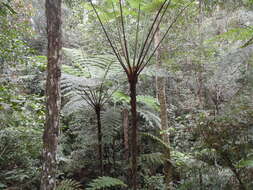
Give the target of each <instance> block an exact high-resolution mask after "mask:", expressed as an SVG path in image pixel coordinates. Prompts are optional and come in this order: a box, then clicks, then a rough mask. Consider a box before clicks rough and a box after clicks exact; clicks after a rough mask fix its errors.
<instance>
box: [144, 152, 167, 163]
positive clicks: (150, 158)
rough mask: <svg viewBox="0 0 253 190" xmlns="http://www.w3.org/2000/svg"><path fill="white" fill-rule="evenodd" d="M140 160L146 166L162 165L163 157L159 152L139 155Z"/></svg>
mask: <svg viewBox="0 0 253 190" xmlns="http://www.w3.org/2000/svg"><path fill="white" fill-rule="evenodd" d="M140 159H141V161H142V162H145V163H146V164H148V165H161V164H163V163H164V156H163V154H162V153H160V152H156V153H150V154H141V155H140Z"/></svg>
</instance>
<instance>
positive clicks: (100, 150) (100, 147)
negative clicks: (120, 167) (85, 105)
mask: <svg viewBox="0 0 253 190" xmlns="http://www.w3.org/2000/svg"><path fill="white" fill-rule="evenodd" d="M96 116H97V138H98V160H99V168H100V176H103V173H104V166H103V145H102V130H101V108H100V106H97V107H96Z"/></svg>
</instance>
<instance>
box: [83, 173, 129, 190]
mask: <svg viewBox="0 0 253 190" xmlns="http://www.w3.org/2000/svg"><path fill="white" fill-rule="evenodd" d="M88 186H89V188H87V190H99V189H105V188H112V187H127V185H126V184H125V183H124V182H123V181H121V180H120V179H117V178H113V177H108V176H103V177H99V178H97V179H94V180H93V181H92V182H91V183H89V185H88Z"/></svg>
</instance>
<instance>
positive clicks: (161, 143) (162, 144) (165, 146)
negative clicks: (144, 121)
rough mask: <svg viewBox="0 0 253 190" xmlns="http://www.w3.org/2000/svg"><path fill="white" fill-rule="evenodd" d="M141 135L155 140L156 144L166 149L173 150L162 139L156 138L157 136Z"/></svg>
mask: <svg viewBox="0 0 253 190" xmlns="http://www.w3.org/2000/svg"><path fill="white" fill-rule="evenodd" d="M141 135H143V136H146V137H149V138H151V139H152V140H154V141H155V142H157V143H158V144H160V145H161V146H162V147H164V148H166V149H168V150H170V149H171V148H170V146H169V145H168V144H166V143H165V142H164V141H163V140H162V139H160V138H159V137H156V136H155V135H152V134H150V133H141Z"/></svg>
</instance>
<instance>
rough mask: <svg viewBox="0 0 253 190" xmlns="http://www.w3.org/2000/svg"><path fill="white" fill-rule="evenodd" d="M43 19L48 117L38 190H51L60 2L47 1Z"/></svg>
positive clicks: (57, 105) (58, 99)
mask: <svg viewBox="0 0 253 190" xmlns="http://www.w3.org/2000/svg"><path fill="white" fill-rule="evenodd" d="M46 16H47V34H48V50H47V57H48V64H47V82H46V103H47V105H46V107H47V115H46V122H45V130H44V134H43V153H42V154H43V155H42V156H43V166H42V176H41V185H40V189H41V190H54V189H55V187H56V166H57V163H56V152H57V145H58V135H59V119H60V114H59V111H60V105H61V93H60V78H61V48H62V37H61V0H46Z"/></svg>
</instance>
